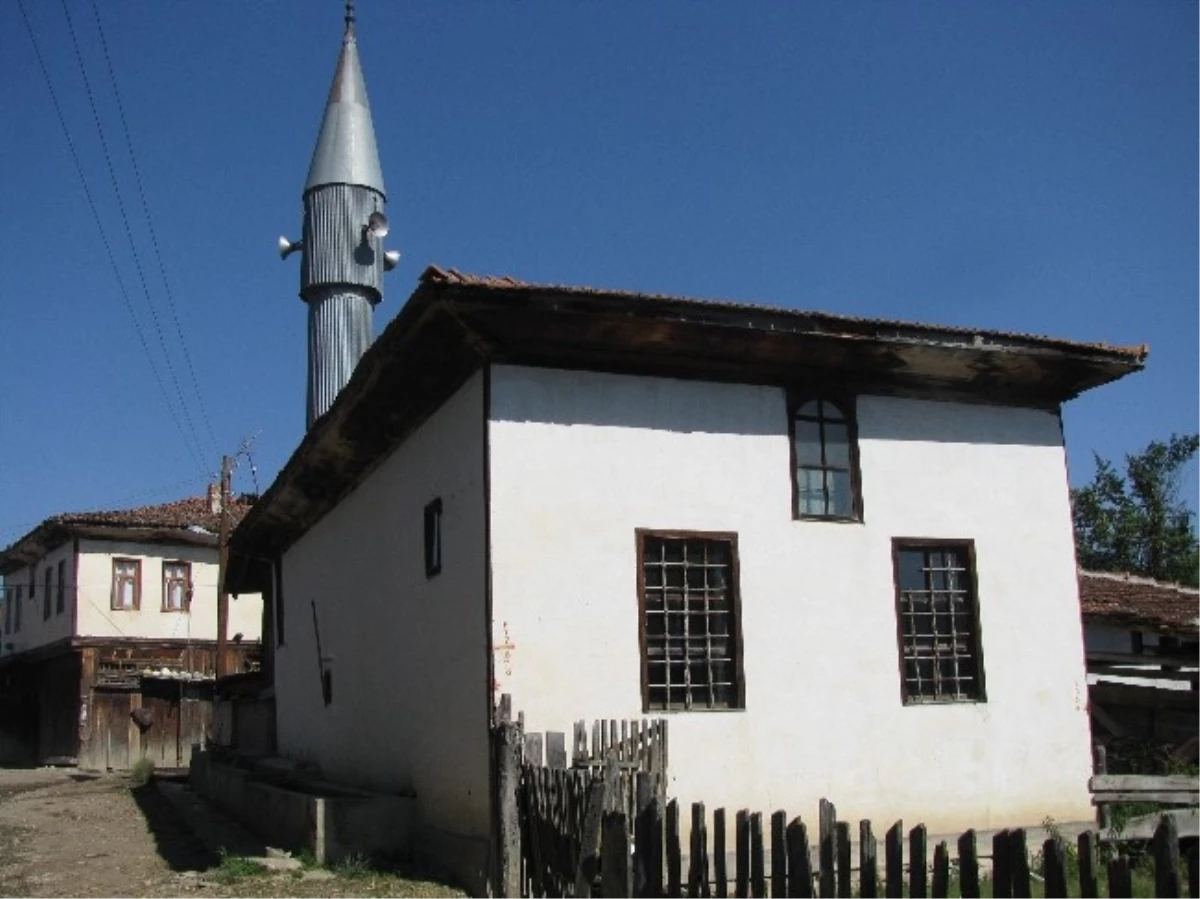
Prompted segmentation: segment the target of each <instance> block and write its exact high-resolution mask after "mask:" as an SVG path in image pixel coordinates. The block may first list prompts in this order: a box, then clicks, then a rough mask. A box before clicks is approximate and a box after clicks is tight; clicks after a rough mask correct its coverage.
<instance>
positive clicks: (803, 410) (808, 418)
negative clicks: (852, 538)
mask: <svg viewBox="0 0 1200 899" xmlns="http://www.w3.org/2000/svg"><path fill="white" fill-rule="evenodd" d="M792 460H793V466H794V475H795V477H794V483H795V488H794V491H793V493H794V495H793V505H792V507H793V514H794V515H795V517H796V518H830V519H841V520H848V521H857V520H860V519H861V518H862V502H861V498H860V497H859V488H858V446H857V429H856V428H855V425H854V406H853V403H851V402H849V401H834V400H831V399H827V398H824V397H819V398H812V397H804V398H801V399H799V401H798V402H796V403H795V405H794V406H793V412H792Z"/></svg>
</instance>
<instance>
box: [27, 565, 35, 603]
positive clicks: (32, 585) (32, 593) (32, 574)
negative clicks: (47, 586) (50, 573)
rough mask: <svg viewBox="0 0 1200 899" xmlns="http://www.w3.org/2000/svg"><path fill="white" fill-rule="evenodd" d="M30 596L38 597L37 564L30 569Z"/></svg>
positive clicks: (32, 597)
mask: <svg viewBox="0 0 1200 899" xmlns="http://www.w3.org/2000/svg"><path fill="white" fill-rule="evenodd" d="M29 598H30V599H37V566H36V565H35V566H34V567H33V568H30V569H29Z"/></svg>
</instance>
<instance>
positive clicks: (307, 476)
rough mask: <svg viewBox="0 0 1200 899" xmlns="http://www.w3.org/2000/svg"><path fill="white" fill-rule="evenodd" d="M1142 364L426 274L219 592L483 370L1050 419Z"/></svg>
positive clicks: (1023, 345)
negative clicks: (688, 383) (773, 391)
mask: <svg viewBox="0 0 1200 899" xmlns="http://www.w3.org/2000/svg"><path fill="white" fill-rule="evenodd" d="M430 272H437V273H438V274H439V275H441V274H443V273H440V272H438V270H436V269H431V270H430ZM1145 355H1146V351H1145V349H1144V348H1138V349H1136V350H1130V349H1124V348H1115V347H1108V346H1103V345H1089V344H1076V343H1070V342H1067V341H1059V340H1053V339H1050V338H1042V337H1024V336H1021V335H1011V334H1003V333H999V332H994V331H968V330H965V329H958V328H939V327H931V326H924V325H910V324H904V323H897V322H882V321H877V320H871V319H854V318H848V317H842V316H832V315H827V314H823V313H806V312H797V311H793V310H786V309H770V308H765V307H755V306H746V305H741V304H732V303H714V302H704V301H695V300H683V299H676V298H670V297H647V296H640V295H635V294H620V293H604V292H600V291H590V290H576V289H571V288H554V287H539V286H533V285H521V284H515V283H514V284H511V285H508V284H504V283H503V282H493V283H471V282H469V281H467V282H464V281H461V280H455V279H444V278H439V277H436V276H431V275H430V273H427V274H426V276H425V277H424V278H423V279H422V283H421V284H420V285H419V286H418V288H417V290H416V291H415V292H414V293H413V294H412V296H411V297H410V298H409V300H408V302H407V303H406V304H405V306H404V308H403V309H402V310H401V311H400V313H399V314H398V315H397V316H396V318H395V320H393V321H392V323H391V324H390V325H388V327H387V328H386V329H385V330H384V332H383V334H381V335H380V337H379V338H378V340H376V342H375V343H374V345H373V346H372V347H371V348H370V349H369V350H368V351H367V353H366V354H365V355H364V356H363V358H362V360H361V361H360V362H359V364H358V367H357V368H356V369H355V372H354V375H353V376H352V377H351V379H350V381H349V383H348V384H347V385H346V387H345V388H343V390H342V392H341V394H339V396H338V398H337V400H336V401H335V402H334V404H333V406H332V407H331V408H330V409H329V411H328V412H327V413H326V414H325V415H324V416H322V417H321V418H320V419H318V420H317V421H316V422H315V423H314V424H313V427H312V428H310V429H309V431H308V432H307V434H305V436H304V439H303V440H302V441H301V443H300V445H299V447H297V449H296V451H295V452H294V453H293V454H292V457H291V458H290V459H289V460H288V462H287V464H286V465H285V466H284V468H283V470H282V471H281V472H280V474H279V476H278V477H277V478H276V479H275V482H274V483H273V484H272V485H271V487H270V489H268V490H267V492H266V493H265V494H264V495H263V496H262V498H261V499H260V500H259V501H258V502H257V503H255V505H254V506H253V507H252V508H251V510H250V511H249V512H248V513H247V515H246V517H245V519H244V520H243V521H242V522H241V524H240V525H239V526H238V528H237V529H236V530H235V532H234V534H233V538H232V551H233V557H232V562H231V565H230V574H229V578H228V580H227V588H228V589H229V590H230V591H231V592H234V593H237V592H261V591H262V590H263V589H264V588H265V587H266V584H267V579H268V577H269V567H268V563H269V561H270V560H272V559H274V558H276V557H277V556H278V555H280V554H281V553H282V552H283V551H284V550H286V549H287V548H288V547H290V546H291V545H292V544H293V543H295V542H296V540H298V539H299V538H300V537H301V536H302V535H303V534H304V533H306V532H307V531H308V530H309V529H310V528H311V527H312V526H313V525H314V524H316V522H317V521H319V520H320V519H321V517H322V516H324V515H325V514H326V513H327V512H328V511H329V510H330V509H332V508H333V507H334V506H335V505H337V503H338V502H339V501H340V500H341V499H342V498H343V497H345V496H346V495H347V494H348V493H349V492H350V491H351V490H353V489H354V488H355V487H356V486H357V485H358V484H360V483H361V482H362V481H363V480H364V479H365V478H366V477H367V476H368V475H369V474H370V473H371V472H372V471H373V470H374V469H375V468H376V467H377V466H378V465H379V464H380V463H382V461H383V460H384V459H385V458H386V457H387V456H388V455H389V454H390V452H391V451H392V450H393V449H395V447H397V446H398V445H399V444H400V443H401V442H402V441H403V440H404V438H405V437H406V436H407V434H409V433H410V432H411V431H412V430H413V429H414V428H416V427H418V426H419V425H420V424H421V422H422V421H424V420H425V418H426V417H428V416H429V415H430V414H431V413H432V412H433V411H434V410H435V409H437V408H438V407H439V406H440V405H441V404H442V403H443V402H444V401H445V400H446V399H447V398H448V397H449V396H450V395H451V394H453V392H454V391H456V390H457V389H458V388H459V387H460V386H461V385H462V384H463V383H464V382H465V381H466V380H467V379H468V378H469V377H470V376H471V374H472V373H474V372H475V371H476V370H477V369H479V368H480V367H481V366H483V365H484V364H487V363H507V364H514V365H529V366H543V367H552V368H561V369H575V370H588V371H604V372H619V373H629V374H641V375H658V376H666V377H675V378H688V379H701V380H713V381H726V382H738V383H751V384H774V385H781V386H787V385H794V384H803V383H812V382H819V383H823V384H828V383H834V384H836V385H837V386H838V388H839V389H840V390H843V391H850V392H856V393H864V394H881V395H894V396H910V397H920V398H928V399H941V400H959V401H964V402H972V403H989V404H1001V405H1013V406H1026V407H1035V408H1046V409H1055V408H1057V407H1058V405H1059V404H1060V403H1062V402H1063V401H1065V400H1068V399H1071V398H1072V397H1075V396H1077V395H1078V394H1079V393H1081V392H1082V391H1084V390H1088V389H1090V388H1092V387H1096V386H1099V385H1101V384H1105V383H1108V382H1109V381H1114V380H1116V379H1117V378H1120V377H1122V376H1124V375H1126V374H1129V373H1131V372H1134V371H1137V370H1139V369H1141V368H1142V367H1143V365H1144V360H1145Z"/></svg>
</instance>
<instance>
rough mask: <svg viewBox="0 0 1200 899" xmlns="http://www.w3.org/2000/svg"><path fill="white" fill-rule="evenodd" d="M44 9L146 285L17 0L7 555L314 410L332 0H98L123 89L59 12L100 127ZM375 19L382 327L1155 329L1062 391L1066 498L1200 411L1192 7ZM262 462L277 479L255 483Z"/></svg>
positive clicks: (2, 99)
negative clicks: (457, 291)
mask: <svg viewBox="0 0 1200 899" xmlns="http://www.w3.org/2000/svg"><path fill="white" fill-rule="evenodd" d="M21 2H22V3H23V6H24V11H25V13H26V14H27V15H28V19H29V23H30V25H31V26H32V29H33V32H34V34H35V36H36V37H37V40H38V42H39V46H40V49H41V53H42V56H43V60H44V62H45V64H46V66H47V69H48V71H49V73H50V78H51V81H52V84H53V87H54V91H55V93H56V96H57V98H58V101H59V104H60V107H61V110H62V115H63V118H64V120H65V122H66V124H67V127H68V129H69V131H70V134H71V140H72V143H73V145H74V148H75V151H76V154H77V156H78V159H79V161H80V165H81V166H82V168H83V171H84V175H85V178H86V180H87V184H88V189H89V191H90V192H91V194H92V196H93V199H94V202H95V204H96V207H97V210H98V213H99V217H100V220H101V222H102V225H103V228H104V232H105V235H106V236H107V240H108V243H109V246H110V248H111V251H112V257H113V260H114V261H115V264H116V266H117V268H118V270H119V271H120V273H121V279H122V282H123V283H124V285H125V294H124V296H123V295H122V292H121V290H120V289H119V288H118V285H117V280H116V278H115V276H114V273H113V265H112V263H111V262H110V259H109V255H108V253H107V252H106V249H105V246H104V243H103V242H102V239H101V235H100V232H99V230H98V229H97V226H96V223H95V221H94V219H93V217H92V214H91V212H90V211H89V206H88V202H87V199H86V195H85V192H84V189H83V186H82V185H81V182H80V178H79V175H78V174H77V172H76V169H75V164H74V162H73V161H72V156H71V153H70V151H69V149H68V145H67V142H66V139H65V138H64V136H63V133H62V129H61V126H60V124H59V120H58V118H57V115H56V112H55V108H54V105H53V104H52V102H51V96H50V93H49V91H48V90H47V87H46V84H45V82H44V80H43V78H42V75H41V71H40V69H39V67H38V63H37V59H36V57H35V55H34V50H33V45H32V43H31V41H30V37H29V34H28V33H27V31H26V26H25V20H24V18H23V17H22V12H21V7H20V6H19V5H18V2H17V0H8V2H4V3H0V109H3V111H4V120H5V127H4V128H3V129H0V250H2V252H0V259H2V260H3V263H4V271H3V276H2V277H0V335H2V336H3V347H4V365H3V366H2V368H0V371H2V374H0V403H2V406H0V545H3V544H6V543H8V542H10V541H11V540H12V539H15V538H16V537H18V536H20V534H21V533H23V532H24V530H26V529H28V528H29V527H31V526H33V525H34V524H36V523H37V522H38V521H39V520H40V519H42V518H43V517H45V516H47V515H50V514H54V513H56V512H61V511H67V510H78V509H87V508H96V507H120V506H125V505H139V504H143V503H149V502H161V501H166V500H169V499H172V498H177V497H178V496H181V495H185V494H194V493H198V492H200V491H201V490H202V489H203V485H204V481H205V478H206V477H207V476H208V475H209V474H211V473H212V472H214V471H215V470H216V468H217V466H218V464H219V456H220V454H221V453H222V452H233V451H235V450H237V448H238V446H239V445H240V444H241V442H242V440H243V439H244V438H247V437H250V436H251V435H257V436H256V439H255V442H254V444H253V455H254V461H255V463H256V466H257V477H258V482H259V484H260V486H262V487H264V488H265V486H266V485H267V484H268V483H269V482H270V480H271V478H272V477H273V475H274V473H275V472H276V471H277V470H278V468H279V467H280V466H281V465H282V464H283V463H284V462H285V461H286V459H287V457H288V456H289V455H290V453H291V451H292V449H293V448H294V446H295V445H296V443H297V441H298V440H299V438H300V436H301V433H302V430H303V426H304V383H305V381H304V379H305V355H304V354H305V310H304V306H303V305H302V303H301V302H300V300H299V299H298V297H297V289H298V282H299V275H298V270H297V260H296V258H295V257H293V258H292V259H291V260H289V261H288V262H286V263H281V262H280V261H279V260H278V258H277V257H276V255H275V252H274V240H275V238H276V236H277V235H279V234H281V233H283V234H289V235H291V236H293V237H295V236H298V235H299V230H300V229H299V226H300V191H301V187H302V185H303V182H304V177H305V174H306V172H307V168H308V163H309V159H310V156H311V153H312V149H313V145H314V141H315V139H316V133H317V128H318V125H319V122H320V116H321V111H322V108H323V105H324V100H325V96H326V93H327V91H328V88H329V81H330V78H331V76H332V73H333V67H334V62H335V60H336V56H337V51H338V47H339V41H340V37H341V28H342V22H341V14H342V9H341V4H340V3H339V2H336V0H322V2H319V3H318V2H311V0H305V2H299V0H295V2H283V0H275V2H256V3H244V2H234V0H207V2H204V3H183V2H175V3H152V2H149V0H121V2H115V3H114V2H101V3H99V6H100V16H101V23H102V25H103V29H104V37H105V39H106V42H107V46H108V50H109V58H110V59H111V63H112V70H113V72H114V74H115V76H116V80H117V84H118V86H119V88H120V100H121V109H118V106H117V103H116V100H115V98H114V93H113V89H112V85H111V82H110V80H109V70H108V63H107V61H106V58H105V55H104V52H103V46H102V44H101V41H100V38H99V32H98V30H97V24H96V16H95V10H94V7H93V4H92V0H66V8H67V9H68V10H69V11H70V14H71V24H72V26H73V28H74V30H75V36H76V40H77V41H78V44H79V48H80V53H81V56H82V60H83V64H84V70H85V71H86V72H87V76H88V79H89V80H90V87H91V91H92V95H93V98H94V101H95V107H96V116H95V117H94V116H93V112H92V107H91V105H90V104H89V101H88V94H87V90H86V87H85V83H84V79H83V76H82V74H81V71H80V65H79V62H78V61H77V59H76V55H75V50H74V46H73V43H72V40H71V35H70V31H69V30H68V20H67V17H66V15H65V13H64V9H63V6H62V5H61V4H57V3H49V2H44V0H21ZM358 18H359V28H358V31H359V45H360V50H361V53H362V59H363V66H364V70H365V73H366V79H367V86H368V89H369V92H370V97H371V104H372V109H373V113H374V118H375V128H376V134H377V138H378V141H379V146H380V153H381V159H382V164H383V169H384V175H385V178H386V181H387V187H388V195H389V208H388V212H389V215H390V217H391V219H392V223H393V224H392V231H391V234H390V235H389V238H388V243H389V245H390V246H391V247H394V248H399V249H400V250H401V251H402V252H403V254H404V260H403V262H402V263H401V265H400V267H399V268H398V269H397V270H396V271H394V272H392V273H391V274H390V275H389V278H390V280H389V282H388V294H387V296H386V299H385V301H384V303H383V304H382V306H380V307H379V309H378V310H377V312H376V330H377V331H378V330H381V329H382V328H383V327H384V326H385V325H386V324H387V322H388V321H390V320H391V319H392V317H393V316H394V315H395V314H396V312H397V310H398V309H399V308H400V306H401V305H402V304H403V301H404V299H405V298H406V297H407V296H408V294H409V293H410V292H411V290H412V289H413V287H414V286H415V283H416V278H417V276H418V275H419V273H420V271H421V270H422V269H423V268H424V267H425V266H426V265H427V264H429V263H438V264H441V265H446V266H454V267H457V268H460V269H463V270H466V271H474V272H483V273H498V274H511V275H514V276H516V277H520V278H523V279H527V280H545V281H552V282H559V283H572V284H586V285H591V286H606V287H619V288H629V289H636V290H644V291H650V292H663V293H674V294H679V295H684V296H698V297H717V298H727V299H740V300H747V301H759V302H764V303H771V304H778V305H785V306H794V307H798V308H809V309H822V310H828V311H833V312H841V313H848V314H855V315H864V316H884V317H889V318H904V319H912V320H918V321H925V322H933V323H945V324H960V325H970V326H975V327H981V328H1001V329H1005V330H1014V331H1024V332H1030V333H1040V334H1050V335H1054V336H1059V337H1066V338H1071V339H1077V340H1083V341H1105V342H1109V343H1117V344H1139V343H1148V344H1149V345H1150V347H1151V354H1150V360H1149V365H1148V368H1147V370H1146V371H1145V372H1144V373H1142V374H1139V375H1136V376H1134V377H1130V378H1127V379H1125V380H1123V381H1121V382H1119V383H1117V384H1115V385H1112V386H1109V387H1105V388H1101V389H1099V390H1096V391H1093V392H1091V393H1089V394H1085V395H1084V396H1083V397H1082V398H1080V399H1079V400H1076V401H1075V402H1073V403H1071V404H1070V405H1069V406H1068V407H1067V410H1066V416H1065V421H1066V429H1067V441H1068V449H1069V462H1070V473H1071V476H1072V480H1073V481H1074V482H1076V483H1079V482H1082V481H1085V480H1086V479H1087V478H1088V477H1089V476H1090V474H1091V471H1092V464H1091V453H1092V451H1093V450H1095V451H1097V452H1099V453H1100V454H1101V455H1103V456H1107V457H1110V458H1114V457H1115V458H1119V457H1120V456H1121V455H1123V454H1124V453H1126V452H1129V451H1135V450H1137V449H1140V448H1141V447H1143V446H1144V445H1145V444H1146V443H1147V442H1148V441H1149V440H1151V439H1154V438H1161V437H1165V436H1166V435H1167V434H1169V433H1171V432H1173V431H1175V432H1185V431H1193V430H1195V429H1196V428H1197V355H1198V349H1197V331H1198V321H1197V306H1198V303H1197V287H1198V285H1197V244H1198V239H1200V234H1198V228H1197V187H1198V185H1197V105H1198V98H1197V5H1196V4H1194V3H1185V2H1169V3H1154V2H1139V3H1133V2H1129V3H1102V2H1078V3H1076V2H1056V3H1055V2H1028V3H1021V2H1005V3H987V4H985V3H981V2H966V3H962V2H947V3H942V2H923V3H904V2H890V3H882V2H864V3H851V2H847V3H816V2H813V3H782V2H780V3H758V4H753V5H750V4H741V3H716V2H690V3H683V2H668V0H663V2H657V3H634V2H612V3H607V2H606V3H596V2H593V3H583V2H579V3H563V2H549V0H542V2H538V0H520V2H495V3H483V2H473V3H463V4H455V3H447V2H406V3H396V2H390V0H389V2H382V0H366V2H360V4H359V11H358ZM122 109H123V112H124V116H125V123H126V125H127V127H128V133H129V136H130V138H131V140H132V144H133V149H134V153H135V155H136V163H137V169H138V172H139V173H140V176H141V193H139V188H138V183H137V181H136V180H135V179H134V175H133V166H132V164H131V162H130V156H129V151H128V149H127V146H126V143H125V140H124V129H123V127H122V122H121V117H120V112H121V110H122ZM96 118H98V119H99V121H100V124H101V127H102V129H103V132H104V136H105V139H106V142H107V147H108V157H109V159H110V160H111V163H112V167H113V173H114V174H112V175H110V172H109V168H108V165H107V164H106V162H105V154H104V148H103V146H102V144H101V141H100V138H99V136H98V132H97V128H96V123H95V119H96ZM114 178H115V181H116V183H117V185H118V186H119V188H120V191H121V197H122V200H123V203H124V206H125V217H124V219H126V220H128V223H129V233H128V235H127V233H126V230H125V225H124V221H123V218H122V215H121V212H120V207H119V205H118V203H117V201H116V193H115V192H114V189H113V180H114ZM143 194H144V196H145V201H146V206H147V207H148V209H149V211H150V215H151V219H152V221H153V228H154V231H153V234H151V232H150V230H149V228H148V227H147V224H146V217H145V215H144V213H143V206H142V195H143ZM131 237H132V246H133V247H134V248H135V249H136V253H137V259H136V260H135V257H134V251H133V250H131V239H130V238H131ZM155 242H157V246H158V252H157V254H156V253H155ZM160 258H161V260H162V268H161V271H165V273H166V285H168V287H169V296H168V290H167V288H165V287H164V282H163V279H162V277H161V272H160V267H159V259H160ZM139 264H140V268H141V272H142V274H141V275H139V272H138V268H139ZM143 277H144V279H145V283H146V288H145V290H143V287H142V280H143ZM147 294H148V296H149V302H148V301H147ZM130 307H131V308H132V309H133V311H134V315H136V317H137V318H138V321H139V323H140V325H141V329H142V333H143V335H144V337H145V341H146V346H147V347H148V349H149V355H150V356H152V357H153V358H154V360H155V363H154V364H155V365H156V366H157V368H158V371H159V375H160V376H161V379H162V384H163V385H164V386H163V387H160V386H159V381H156V379H155V376H154V374H153V372H152V369H151V363H150V362H149V361H148V354H147V352H146V351H145V350H144V349H143V346H142V343H141V342H140V340H139V337H138V333H137V330H136V329H135V327H134V324H133V320H132V318H131V314H130V311H129V308H130ZM156 320H157V327H156V324H155V322H156ZM176 322H178V328H176ZM160 332H161V334H162V340H161V343H160V339H159V336H158V335H159V333H160ZM179 335H182V338H181V337H180V336H179ZM181 342H182V344H184V345H186V347H187V353H186V354H185V353H184V351H183V350H182V348H181ZM164 347H165V348H166V353H165V354H164V349H163V348H164ZM176 384H177V385H178V387H176ZM164 394H165V396H166V397H169V398H170V405H171V406H172V407H173V410H174V411H173V413H172V411H170V410H169V409H168V401H167V399H165V398H164ZM236 480H237V487H238V489H244V490H250V489H253V481H252V476H251V472H250V471H249V466H248V465H245V464H244V465H242V467H240V468H239V470H238V472H237V476H236ZM1185 489H1186V490H1187V492H1188V495H1189V496H1191V497H1192V500H1193V502H1194V499H1195V490H1196V478H1195V467H1194V466H1193V468H1192V470H1191V472H1189V476H1188V478H1187V481H1186V484H1185Z"/></svg>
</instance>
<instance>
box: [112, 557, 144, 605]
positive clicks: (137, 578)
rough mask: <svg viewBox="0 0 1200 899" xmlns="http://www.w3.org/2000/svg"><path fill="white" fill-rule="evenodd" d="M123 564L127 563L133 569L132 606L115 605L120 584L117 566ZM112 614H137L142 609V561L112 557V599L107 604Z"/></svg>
mask: <svg viewBox="0 0 1200 899" xmlns="http://www.w3.org/2000/svg"><path fill="white" fill-rule="evenodd" d="M123 563H129V564H132V565H133V566H134V569H133V605H132V606H120V605H117V596H118V595H119V591H118V589H117V586H118V584H119V583H120V582H119V581H118V579H117V566H118V565H120V564H123ZM109 605H110V607H111V608H112V611H114V612H137V611H140V610H141V608H142V560H141V559H130V558H126V557H123V556H114V557H113V560H112V597H111V602H110V603H109Z"/></svg>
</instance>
